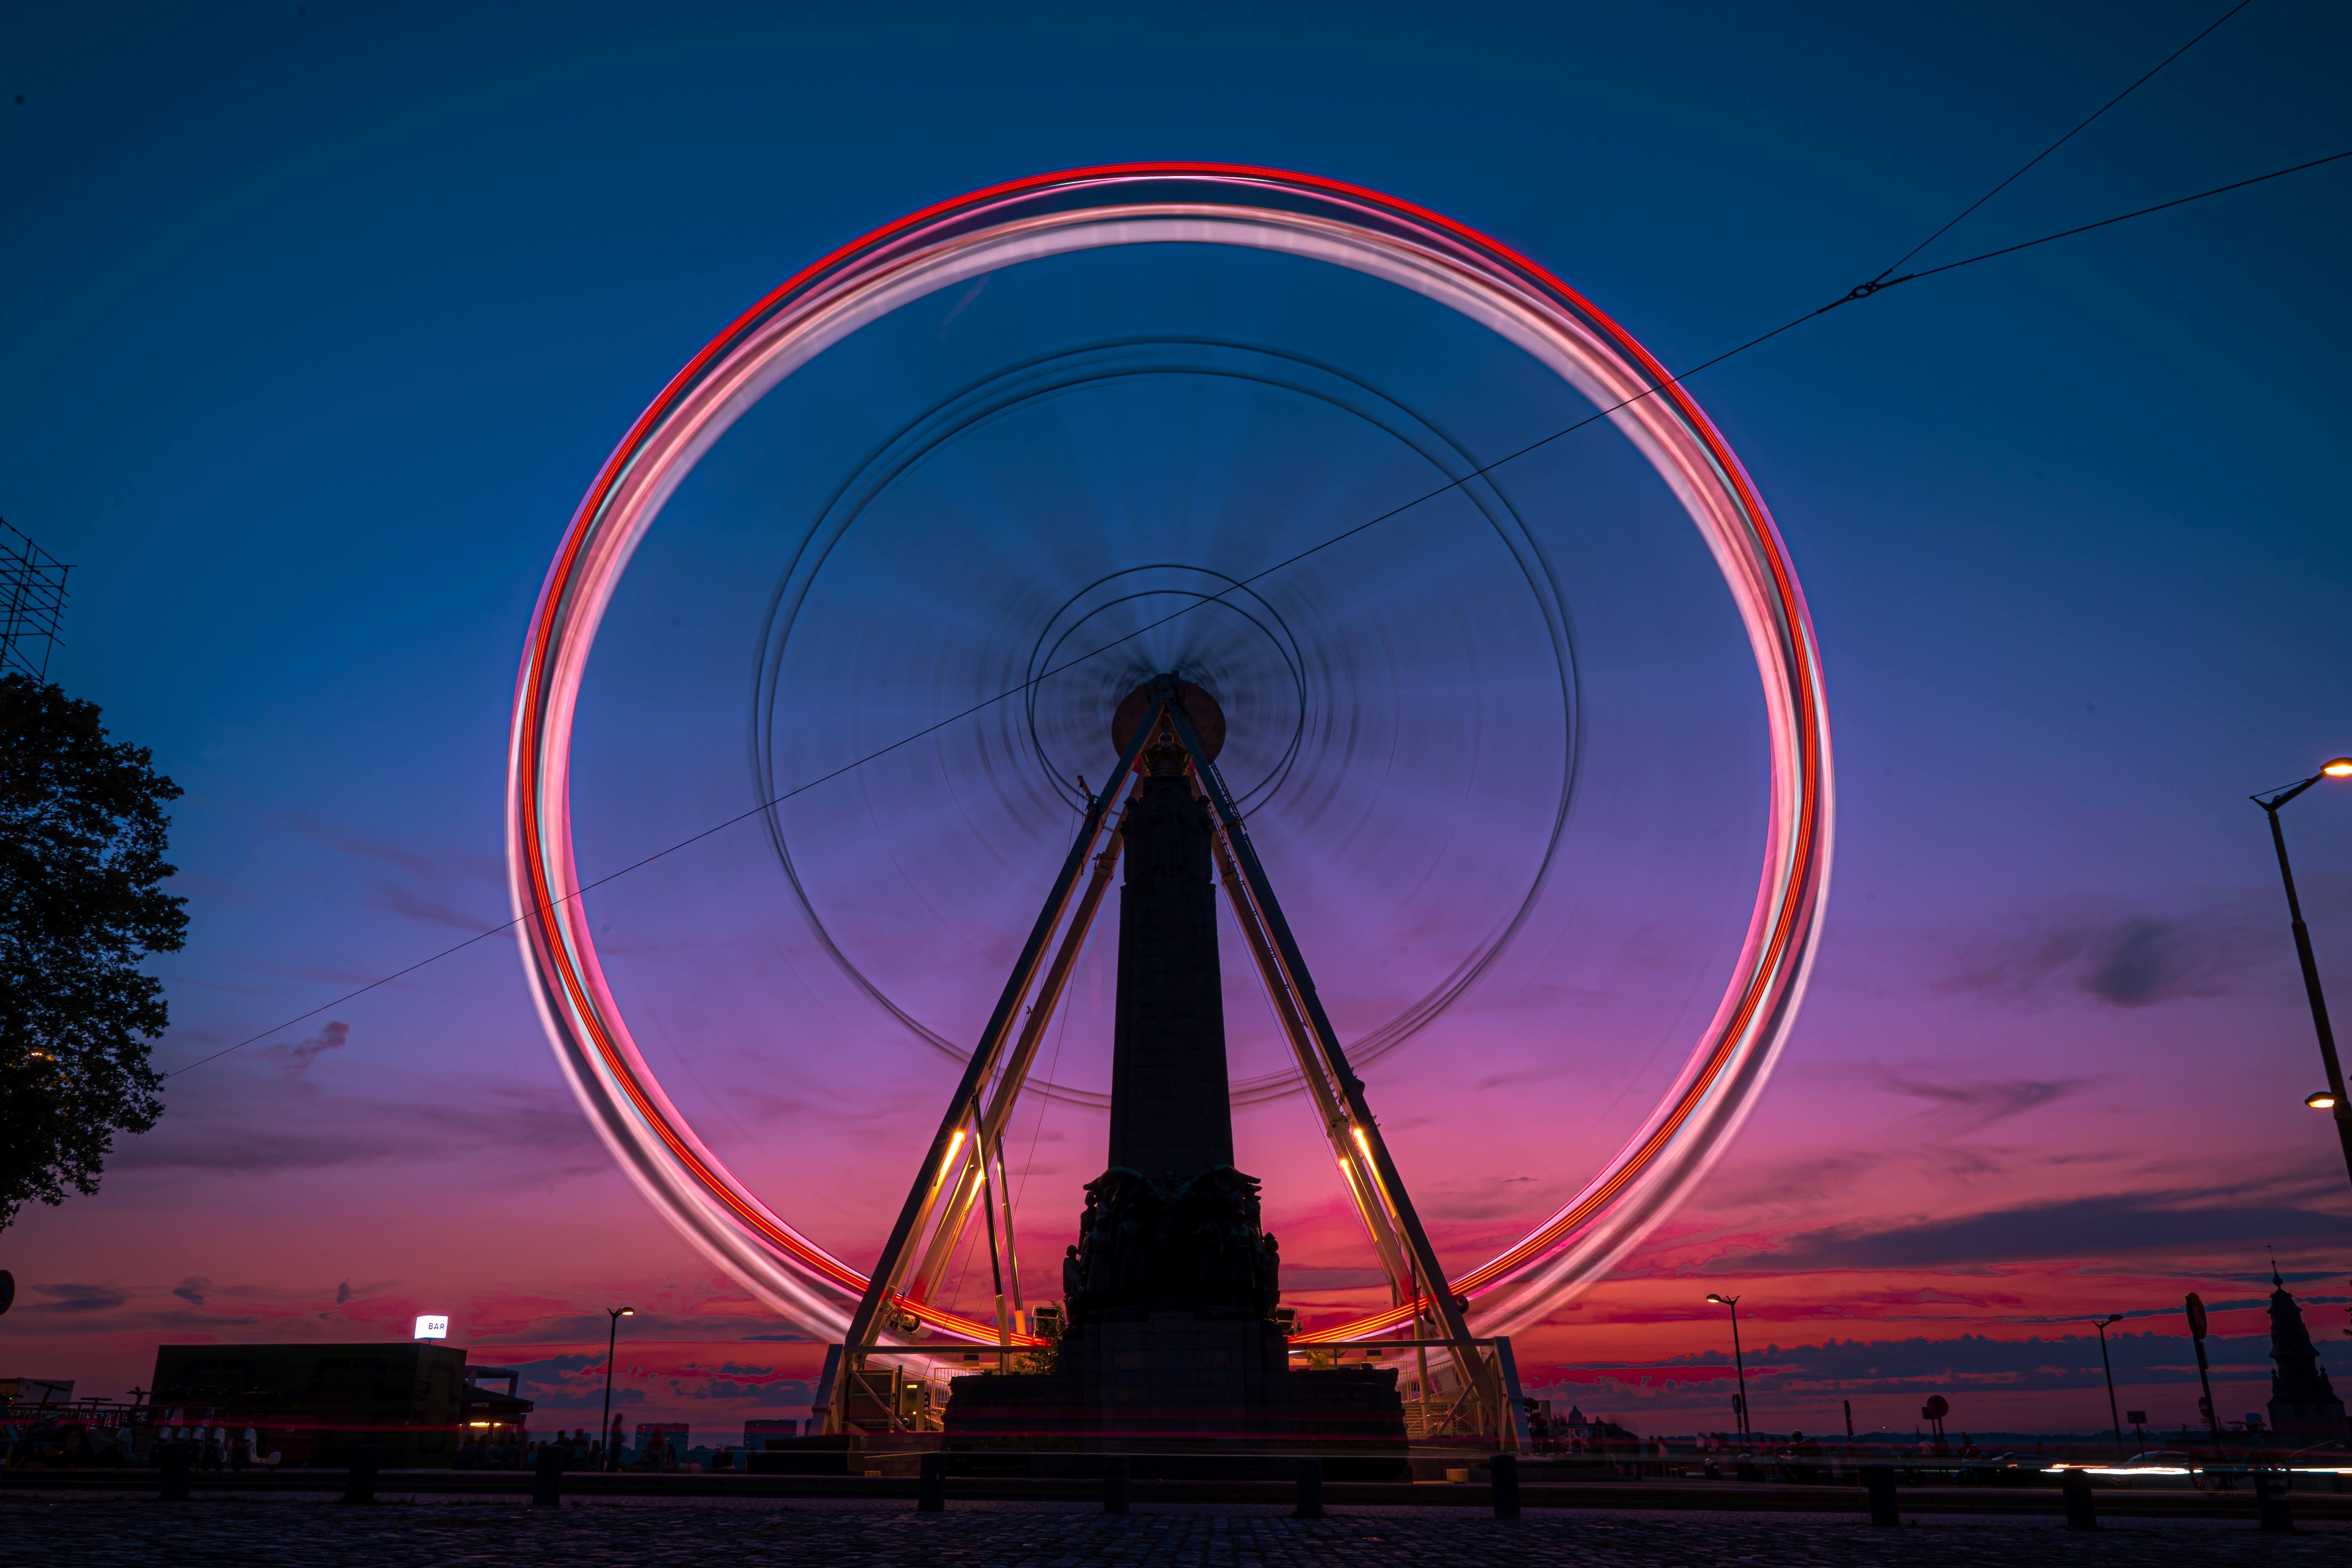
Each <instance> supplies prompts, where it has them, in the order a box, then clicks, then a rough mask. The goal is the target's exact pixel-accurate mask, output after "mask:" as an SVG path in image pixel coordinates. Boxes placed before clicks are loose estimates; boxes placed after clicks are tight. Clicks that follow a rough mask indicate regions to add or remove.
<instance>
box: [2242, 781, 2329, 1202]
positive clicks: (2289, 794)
mask: <svg viewBox="0 0 2352 1568" xmlns="http://www.w3.org/2000/svg"><path fill="white" fill-rule="evenodd" d="M2347 778H2352V757H2330V758H2329V759H2328V760H2327V761H2326V762H2324V763H2320V764H2319V771H2318V772H2317V773H2314V774H2312V775H2311V776H2310V777H2309V778H2307V779H2305V780H2304V781H2303V782H2302V783H2301V784H2290V785H2288V786H2287V787H2286V788H2284V789H2283V790H2280V791H2278V792H2276V793H2275V794H2273V795H2267V796H2265V795H2251V796H2249V797H2248V798H2249V799H2251V800H2252V802H2253V803H2254V804H2255V805H2259V806H2261V807H2262V808H2263V812H2264V813H2265V814H2266V815H2267V816H2269V817H2270V819H2271V846H2272V847H2273V848H2274V849H2276V850H2277V851H2278V863H2279V880H2280V881H2282V882H2284V883H2285V884H2286V912H2287V918H2288V920H2289V921H2291V922H2292V923H2293V925H2294V955H2295V958H2296V959H2297V960H2298V961H2299V962H2300V963H2302V965H2303V989H2304V994H2305V995H2307V996H2309V997H2310V998H2311V1026H2312V1027H2313V1028H2314V1029H2315V1030H2317V1031H2318V1033H2319V1059H2320V1061H2321V1062H2322V1063H2323V1064H2325V1065H2326V1068H2327V1089H2326V1097H2327V1102H2326V1104H2325V1105H2322V1104H2321V1103H2320V1097H2319V1096H2318V1095H2311V1096H2308V1097H2307V1098H2305V1100H2304V1103H2305V1105H2308V1106H2310V1107H2311V1108H2312V1109H2313V1110H2326V1111H2328V1112H2329V1113H2330V1114H2332V1115H2333V1116H2334V1117H2335V1118H2336V1138H2337V1139H2338V1141H2340V1142H2342V1143H2343V1145H2344V1169H2345V1172H2346V1173H2347V1174H2352V1096H2347V1095H2346V1093H2345V1091H2344V1067H2343V1064H2342V1063H2340V1062H2338V1061H2337V1060H2336V1031H2335V1030H2334V1029H2333V1028H2331V1027H2329V1026H2328V1023H2327V998H2326V996H2325V995H2323V994H2321V993H2320V989H2319V961H2318V960H2317V959H2315V958H2314V957H2313V956H2312V953H2311V930H2310V928H2309V927H2308V926H2305V924H2304V923H2303V901H2302V900H2300V899H2297V898H2296V897H2295V896H2294V868H2291V867H2290V866H2288V864H2287V860H2286V834H2285V833H2284V831H2283V830H2282V829H2281V828H2280V827H2279V807H2281V806H2283V805H2285V804H2286V803H2287V802H2288V801H2291V800H2293V799H2294V797H2295V796H2296V795H2301V794H2302V793H2303V792H2304V791H2305V790H2307V789H2309V788H2310V787H2311V786H2312V785H2314V784H2317V783H2318V782H2319V781H2320V780H2322V779H2347Z"/></svg>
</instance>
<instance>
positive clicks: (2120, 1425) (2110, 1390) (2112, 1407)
mask: <svg viewBox="0 0 2352 1568" xmlns="http://www.w3.org/2000/svg"><path fill="white" fill-rule="evenodd" d="M2122 1321H2124V1315H2123V1314H2122V1313H2121V1312H2109V1313H2108V1314H2107V1315H2106V1316H2105V1317H2104V1318H2093V1319H2092V1320H2091V1327H2093V1328H2095V1329H2096V1330H2098V1331H2099V1366H2100V1369H2101V1370H2102V1371H2104V1372H2105V1373H2106V1374H2107V1418H2108V1419H2109V1420H2111V1421H2113V1422H2114V1423H2115V1424H2116V1453H2117V1454H2118V1455H2120V1454H2121V1453H2122V1452H2123V1451H2124V1418H2123V1413H2122V1412H2121V1411H2120V1410H2118V1409H2117V1408H2116V1364H2115V1363H2113V1362H2111V1361H2109V1360H2108V1359H2107V1328H2108V1325H2109V1324H2112V1323H2120V1322H2122Z"/></svg>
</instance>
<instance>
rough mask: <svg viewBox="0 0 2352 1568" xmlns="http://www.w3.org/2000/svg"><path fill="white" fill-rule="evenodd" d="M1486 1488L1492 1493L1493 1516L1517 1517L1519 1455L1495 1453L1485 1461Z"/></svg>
mask: <svg viewBox="0 0 2352 1568" xmlns="http://www.w3.org/2000/svg"><path fill="white" fill-rule="evenodd" d="M1486 1475H1487V1486H1486V1489H1487V1490H1488V1491H1489V1492H1490V1493H1492V1494H1493V1495H1494V1499H1495V1517H1496V1519H1517V1518H1518V1517H1519V1457H1518V1456H1517V1454H1497V1455H1496V1456H1495V1457H1494V1458H1491V1459H1489V1460H1487V1461H1486Z"/></svg>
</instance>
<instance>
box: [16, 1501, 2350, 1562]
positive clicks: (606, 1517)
mask: <svg viewBox="0 0 2352 1568" xmlns="http://www.w3.org/2000/svg"><path fill="white" fill-rule="evenodd" d="M2347 1547H2352V1529H2347V1528H2346V1527H2343V1526H2330V1525H2320V1526H2316V1527H2306V1528H2305V1529H2303V1530H2301V1531H2297V1532H2296V1533H2295V1534H2293V1535H2263V1534H2261V1533H2259V1532H2257V1531H2255V1530H2254V1528H2253V1527H2252V1524H2239V1523H2221V1522H2211V1523H2206V1522H2182V1523H2174V1522H2170V1521H2163V1522H2158V1521H2130V1520H2126V1521H2112V1522H2110V1523H2108V1524H2106V1525H2105V1526H2104V1527H2103V1528H2101V1529H2100V1530H2099V1531H2097V1532H2096V1533H2095V1534H2093V1533H2084V1532H2071V1531H2066V1530H2065V1529H2063V1528H2062V1527H2061V1526H2060V1525H2059V1524H2058V1523H2057V1522H2056V1521H2051V1520H2045V1519H2006V1520H2002V1519H1990V1520H1989V1519H1973V1518H1972V1519H1966V1520H1958V1519H1956V1520H1953V1521H1950V1522H1940V1521H1934V1520H1932V1519H1931V1520H1927V1521H1920V1522H1918V1523H1916V1524H1910V1525H1906V1527H1905V1528H1903V1529H1902V1530H1899V1531H1891V1530H1873V1529H1871V1528H1870V1527H1869V1526H1868V1525H1866V1524H1863V1523H1859V1522H1857V1521H1853V1520H1852V1519H1848V1518H1831V1517H1827V1516H1822V1515H1802V1514H1799V1515H1789V1514H1778V1515H1738V1514H1735V1515H1723V1514H1689V1513H1679V1514H1664V1513H1633V1512H1623V1513H1619V1512H1600V1511H1584V1510H1579V1511H1576V1512H1572V1513H1569V1512H1561V1513H1549V1512H1537V1513H1531V1514H1530V1515H1529V1516H1528V1518H1527V1519H1525V1520H1523V1521H1517V1522H1515V1523H1502V1522H1498V1521H1495V1520H1493V1519H1491V1518H1488V1517H1486V1515H1485V1514H1483V1513H1481V1512H1477V1511H1474V1510H1454V1509H1429V1508H1417V1509H1394V1510H1388V1509H1363V1510H1344V1511H1341V1512H1336V1513H1334V1514H1333V1516H1332V1517H1330V1518H1328V1519H1325V1520H1314V1521H1308V1520H1295V1519H1291V1518H1289V1517H1287V1516H1286V1514H1285V1513H1284V1512H1283V1511H1282V1510H1276V1509H1270V1508H1269V1509H1233V1508H1207V1507H1200V1508H1176V1507H1156V1506H1150V1505H1139V1506H1138V1509H1137V1511H1136V1512H1134V1513H1133V1514H1130V1515H1129V1516H1127V1517H1124V1518H1118V1517H1106V1516H1105V1515H1103V1514H1102V1513H1100V1512H1098V1511H1094V1510H1087V1509H1084V1508H1081V1507H1078V1506H1072V1507H1070V1508H1067V1509H1045V1508H1040V1507H1037V1506H1034V1505H1030V1504H1019V1505H994V1506H991V1505H985V1504H978V1505H965V1506H962V1507H958V1508H951V1510H950V1512H948V1513H946V1514H944V1515H939V1514H918V1513H916V1512H914V1511H913V1510H912V1509H911V1508H909V1507H908V1506H906V1505H903V1504H901V1505H895V1506H877V1505H874V1504H867V1503H858V1504H824V1503H805V1502H793V1503H775V1504H766V1505H762V1504H760V1503H756V1502H752V1501H750V1500H746V1501H743V1502H741V1503H726V1504H719V1505H705V1504H693V1503H686V1504H681V1503H676V1502H667V1501H656V1502H649V1503H648V1502H635V1503H633V1502H625V1501H614V1502H588V1503H577V1504H572V1505H568V1506H565V1507H563V1508H560V1509H532V1508H529V1507H524V1506H520V1505H517V1504H514V1503H509V1502H507V1501H504V1500H496V1501H493V1500H464V1501H427V1502H422V1503H411V1502H400V1501H387V1502H380V1503H378V1504H376V1505H375V1506H373V1507H370V1508H344V1507H341V1506H338V1505H337V1504H334V1503H331V1502H324V1501H316V1500H307V1499H304V1500H283V1499H280V1500H258V1499H250V1498H245V1499H234V1498H225V1499H205V1500H196V1501H192V1502H185V1503H158V1502H153V1501H149V1500H103V1501H87V1500H74V1501H67V1500H58V1501H55V1502H50V1503H43V1502H40V1501H37V1500H31V1499H11V1500H7V1502H6V1503H5V1505H0V1563H5V1564H9V1565H15V1564H20V1563H21V1564H27V1565H30V1564H36V1563H37V1564H43V1565H47V1564H58V1563H71V1564H75V1565H76V1568H118V1565H121V1568H130V1565H132V1564H136V1565H137V1568H155V1565H158V1564H163V1565H167V1568H206V1565H209V1564H214V1563H236V1564H240V1565H243V1564H258V1565H265V1568H281V1565H282V1568H313V1565H325V1564H333V1565H337V1568H341V1565H342V1564H353V1565H365V1568H379V1565H380V1568H410V1565H419V1568H422V1565H427V1564H429V1565H433V1568H440V1565H443V1564H459V1563H490V1564H497V1565H498V1568H530V1565H532V1564H538V1563H549V1564H558V1563H560V1564H563V1565H564V1568H603V1565H605V1564H611V1565H613V1568H660V1565H663V1564H669V1563H696V1564H713V1565H722V1568H741V1565H748V1564H756V1563H771V1562H784V1563H791V1564H793V1568H831V1565H832V1564H836V1563H839V1564H849V1565H863V1564H900V1563H905V1564H912V1565H916V1568H1033V1565H1034V1568H1071V1565H1076V1564H1091V1563H1112V1564H1118V1565H1119V1568H1323V1565H1325V1564H1329V1565H1331V1568H1343V1565H1344V1568H1386V1565H1388V1564H1391V1563H1395V1564H1399V1565H1403V1564H1412V1565H1414V1568H1430V1565H1433V1564H1434V1565H1445V1568H1451V1565H1454V1564H1475V1565H1477V1568H1486V1565H1488V1564H1496V1565H1508V1564H1516V1563H1564V1564H1575V1565H1582V1564H1591V1565H1592V1568H1691V1565H1706V1568H1712V1565H1714V1564H1718V1563H1721V1564H1736V1563H1756V1564H1758V1565H1759V1568H1848V1565H1852V1568H1864V1565H1880V1564H1883V1565H1885V1568H1916V1564H1918V1563H1922V1562H1932V1563H1936V1564H1937V1568H1979V1565H1982V1568H1995V1565H1998V1568H2017V1565H2019V1564H2032V1565H2039V1564H2043V1563H2050V1564H2060V1565H2064V1564H2074V1563H2082V1564H2091V1563H2097V1564H2100V1565H2101V1568H2173V1565H2176V1564H2178V1565H2179V1568H2190V1565H2192V1564H2193V1565H2196V1568H2216V1565H2227V1564H2233V1563H2263V1564H2268V1563H2278V1564H2284V1565H2296V1568H2299V1565H2301V1564H2305V1563H2309V1564H2321V1563H2325V1564H2327V1565H2328V1568H2340V1565H2341V1564H2342V1563H2343V1562H2344V1560H2345V1556H2346V1549H2347Z"/></svg>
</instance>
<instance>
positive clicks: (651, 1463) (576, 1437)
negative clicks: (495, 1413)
mask: <svg viewBox="0 0 2352 1568" xmlns="http://www.w3.org/2000/svg"><path fill="white" fill-rule="evenodd" d="M623 1436H624V1428H623V1426H622V1424H621V1423H620V1422H619V1421H617V1420H616V1421H614V1423H613V1434H612V1441H611V1443H610V1444H609V1445H608V1444H607V1443H606V1442H605V1441H604V1439H602V1438H600V1437H597V1436H593V1435H592V1434H591V1433H590V1432H589V1430H588V1428H586V1427H585V1426H582V1427H579V1428H577V1429H575V1430H573V1431H571V1432H562V1431H559V1432H557V1433H556V1434H555V1435H554V1436H551V1437H546V1438H541V1439H536V1440H535V1439H533V1438H531V1437H530V1436H529V1435H528V1434H526V1433H522V1432H513V1433H499V1434H495V1435H492V1436H484V1437H480V1438H477V1437H475V1436H471V1435H470V1434H469V1435H468V1436H467V1437H466V1439H465V1441H464V1442H462V1443H460V1444H459V1445H458V1446H457V1458H456V1459H454V1460H453V1461H451V1464H450V1468H452V1469H458V1470H536V1469H537V1468H539V1467H540V1465H541V1463H542V1462H543V1461H544V1460H545V1459H546V1458H547V1457H548V1456H550V1455H552V1456H553V1457H554V1462H555V1463H556V1464H557V1465H558V1466H559V1467H560V1468H563V1469H567V1470H638V1471H645V1470H663V1471H676V1470H677V1469H679V1468H692V1469H700V1468H702V1467H701V1465H700V1464H699V1463H697V1462H695V1461H691V1460H688V1459H687V1458H686V1457H685V1456H684V1455H683V1454H681V1453H679V1452H678V1450H677V1445H675V1444H673V1443H671V1442H670V1441H669V1439H668V1437H667V1435H666V1434H664V1433H661V1432H659V1431H655V1432H650V1433H647V1434H646V1435H645V1441H644V1442H643V1443H641V1444H639V1445H637V1446H636V1447H629V1446H628V1445H627V1444H625V1443H624V1442H623V1440H622V1439H623ZM731 1465H732V1457H731V1456H730V1454H728V1452H727V1451H726V1450H725V1449H720V1450H719V1452H718V1453H716V1454H714V1455H713V1456H712V1461H711V1468H714V1469H727V1468H731Z"/></svg>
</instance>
